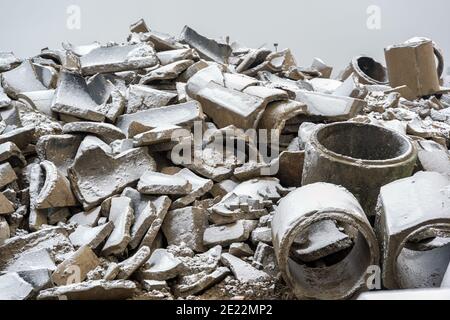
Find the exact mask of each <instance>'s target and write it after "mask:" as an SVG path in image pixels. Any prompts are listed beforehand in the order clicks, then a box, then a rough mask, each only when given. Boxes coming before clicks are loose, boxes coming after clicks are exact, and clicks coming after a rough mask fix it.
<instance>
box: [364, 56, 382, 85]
mask: <svg viewBox="0 0 450 320" xmlns="http://www.w3.org/2000/svg"><path fill="white" fill-rule="evenodd" d="M356 64H357V66H358V68H359V70H361V72H362V73H363V74H364V75H366V76H367V77H369V78H371V79H373V80H376V81H378V82H383V83H384V82H388V81H389V79H388V74H387V71H386V68H385V67H384V66H383V65H382V64H381V63H379V62H377V61H375V60H374V59H372V58H370V57H359V58H358V59H357V60H356Z"/></svg>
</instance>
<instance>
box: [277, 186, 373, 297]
mask: <svg viewBox="0 0 450 320" xmlns="http://www.w3.org/2000/svg"><path fill="white" fill-rule="evenodd" d="M314 185H321V186H325V187H326V188H327V189H328V190H330V191H332V192H334V193H336V194H337V195H340V196H341V198H345V200H346V201H345V204H341V207H339V208H337V207H334V206H333V205H331V203H330V205H327V202H328V200H327V199H324V200H323V202H322V203H318V204H317V207H318V208H317V209H306V210H303V209H304V208H302V204H301V202H298V201H293V200H292V199H291V198H292V197H294V195H295V196H296V200H298V199H299V198H300V196H302V195H303V196H305V195H306V196H307V195H308V193H309V192H311V190H314V188H315V187H314ZM305 188H309V189H305ZM302 190H303V191H304V192H302ZM289 195H290V197H291V198H287V197H289ZM289 195H288V196H287V197H286V198H283V199H282V200H281V201H289V202H287V204H286V205H284V206H281V202H280V203H279V206H278V209H277V211H276V213H275V216H274V219H273V220H272V234H273V239H274V241H273V245H274V249H275V254H276V258H277V262H278V265H279V267H280V271H281V275H282V276H283V279H284V280H285V281H286V283H287V284H288V285H289V287H291V288H292V289H293V291H294V293H295V295H296V296H297V298H299V299H322V300H330V299H336V300H339V299H348V298H351V297H352V296H353V295H354V294H355V293H356V292H358V291H360V290H364V286H365V285H366V281H367V277H368V276H369V274H367V268H369V267H370V266H373V265H376V266H379V263H380V248H379V244H378V241H377V238H376V235H375V233H374V231H373V229H372V227H371V225H370V223H369V221H368V220H367V218H366V215H365V213H364V210H363V209H362V208H361V206H360V205H359V202H358V200H357V199H356V198H355V197H354V196H353V194H352V193H350V192H349V191H348V190H347V189H345V188H343V187H341V186H337V185H334V184H330V183H321V182H319V183H316V184H312V185H308V186H305V187H302V188H298V189H296V190H295V191H292V192H291V193H290V194H289ZM293 202H295V203H293ZM320 206H322V208H319V207H320ZM344 207H347V208H344ZM294 208H295V209H294ZM292 209H294V210H295V211H294V212H295V213H294V212H292ZM286 211H288V212H289V214H287V213H288V212H286ZM286 214H287V215H286ZM293 215H295V216H296V217H295V218H292V216H293ZM324 220H335V221H338V222H341V223H343V224H346V225H347V226H351V227H354V228H355V229H356V230H357V231H358V237H360V236H362V240H363V241H365V244H366V245H367V248H368V250H367V251H365V252H362V254H363V255H364V254H365V255H368V261H366V262H365V264H366V265H365V266H364V269H365V270H364V271H365V272H362V274H360V275H358V279H357V280H356V281H354V282H353V283H347V284H346V287H345V288H344V289H342V290H341V291H342V292H341V293H340V294H337V293H335V292H334V293H330V292H329V291H328V290H315V292H312V290H308V289H307V288H304V287H302V286H301V284H299V283H298V282H297V281H296V280H295V278H294V276H293V275H292V274H291V271H290V265H289V260H290V249H291V247H292V245H293V243H294V241H295V239H296V238H297V237H298V236H299V235H300V234H301V233H302V232H306V231H307V230H308V228H310V227H311V226H312V225H313V224H315V223H318V222H320V221H324ZM357 249H361V248H357V247H356V243H355V245H354V247H353V248H352V251H353V250H357ZM351 254H352V252H349V253H348V254H347V255H346V257H345V258H344V259H343V260H342V261H340V262H338V263H336V264H334V265H332V266H328V267H327V268H330V267H333V266H338V265H339V264H341V263H343V261H345V260H346V259H347V258H349V257H350V255H351ZM361 263H362V262H361ZM325 269H326V268H325ZM336 276H337V277H339V276H340V275H336ZM318 292H320V293H318Z"/></svg>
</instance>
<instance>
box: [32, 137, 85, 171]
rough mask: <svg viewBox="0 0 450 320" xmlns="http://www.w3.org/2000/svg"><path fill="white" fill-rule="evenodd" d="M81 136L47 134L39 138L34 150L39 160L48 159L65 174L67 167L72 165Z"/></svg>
mask: <svg viewBox="0 0 450 320" xmlns="http://www.w3.org/2000/svg"><path fill="white" fill-rule="evenodd" d="M82 139H83V138H82V137H81V136H78V135H69V134H64V135H47V136H43V137H41V138H39V140H38V142H37V144H36V152H37V154H38V156H39V158H40V159H41V161H44V160H48V161H50V162H52V163H54V164H55V166H56V167H57V168H58V170H59V171H60V172H61V173H62V174H64V175H65V176H67V169H68V168H69V167H70V166H71V165H72V163H73V160H74V159H75V155H76V154H77V151H78V148H79V146H80V144H81V141H82Z"/></svg>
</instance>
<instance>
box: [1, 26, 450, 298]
mask: <svg viewBox="0 0 450 320" xmlns="http://www.w3.org/2000/svg"><path fill="white" fill-rule="evenodd" d="M385 54H386V61H387V66H386V67H385V66H383V65H382V64H381V63H380V62H377V61H375V60H374V59H372V58H371V57H366V56H356V57H354V58H352V59H351V60H350V63H349V64H348V67H346V68H345V70H343V71H342V72H341V73H340V74H339V75H337V76H335V77H334V78H332V75H333V67H332V66H329V65H327V63H326V62H324V61H323V60H321V59H319V58H315V59H314V61H313V62H312V64H311V65H310V66H307V67H305V66H300V65H298V64H297V61H296V59H295V58H294V55H293V53H292V52H291V51H290V50H289V49H285V50H278V46H277V45H276V46H275V49H274V50H272V49H270V48H267V47H260V48H258V49H253V48H248V47H246V46H244V45H242V44H240V43H237V42H230V39H229V37H226V40H223V39H210V38H208V37H206V36H204V35H202V34H200V33H198V32H197V31H195V30H193V29H192V28H190V27H188V26H186V27H185V28H184V29H183V31H182V33H181V35H180V37H179V38H175V37H172V36H170V35H166V34H163V33H160V32H156V31H154V30H152V29H150V28H149V27H148V26H147V25H146V23H145V22H144V21H143V20H139V21H138V22H136V23H134V24H133V25H132V26H131V27H130V35H129V37H128V38H127V40H126V41H125V42H124V43H121V44H118V43H112V42H110V43H107V44H104V45H102V44H99V43H93V44H90V45H83V46H75V45H72V44H69V43H65V44H63V47H62V48H61V49H48V48H47V49H43V50H42V52H41V53H39V54H38V55H36V56H34V57H31V58H28V59H19V58H17V57H16V56H15V55H14V54H13V53H11V52H4V53H3V52H2V53H0V299H8V300H13V299H14V300H16V299H17V300H18V299H20V300H24V299H38V300H46V299H60V300H65V299H184V298H186V299H211V298H213V299H214V298H221V299H231V298H233V299H261V298H266V299H293V298H298V299H303V298H306V299H347V298H357V297H358V295H359V294H360V293H361V292H364V291H369V290H371V289H374V288H377V289H385V290H393V291H381V292H379V293H377V294H373V293H370V292H365V293H363V294H362V295H361V296H360V299H382V298H386V299H389V298H393V299H395V298H399V297H405V298H411V297H413V296H414V295H416V294H417V297H419V296H420V297H423V298H428V297H434V298H450V297H449V289H448V288H449V287H450V281H449V280H450V266H449V261H450V153H449V146H450V94H449V92H450V89H449V88H447V87H446V86H449V85H450V83H449V81H448V78H447V80H445V79H443V78H442V77H443V74H442V73H443V72H442V71H443V70H444V66H443V63H444V61H443V56H442V53H441V52H440V50H439V48H437V45H436V44H435V43H434V42H432V41H431V40H429V39H426V38H414V39H410V40H408V41H406V42H404V43H402V44H398V45H394V46H391V47H388V48H386V49H385ZM435 56H436V58H437V59H435ZM436 62H437V63H436ZM255 132H256V133H257V134H256V135H255V134H254V133H255ZM261 132H265V133H266V138H265V139H263V138H262V137H261ZM258 133H259V135H258ZM224 146H226V148H224ZM370 270H372V271H370ZM377 270H378V271H379V272H378V273H377V272H376V271H377ZM373 272H375V274H376V275H378V276H379V279H378V278H376V276H375V278H374V277H372V278H370V277H369V276H371V275H373ZM369 278H370V279H372V280H373V279H375V280H374V281H372V280H371V281H372V282H373V283H372V282H370V281H369V280H368V279H369ZM369 282H370V284H373V285H369ZM439 287H442V289H440V288H439Z"/></svg>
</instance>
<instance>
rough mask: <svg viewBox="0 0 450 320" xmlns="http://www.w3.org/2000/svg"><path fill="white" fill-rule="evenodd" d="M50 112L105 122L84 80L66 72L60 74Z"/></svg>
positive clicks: (75, 74) (77, 75)
mask: <svg viewBox="0 0 450 320" xmlns="http://www.w3.org/2000/svg"><path fill="white" fill-rule="evenodd" d="M51 110H52V111H55V112H59V113H62V114H67V115H71V116H75V117H77V118H81V119H86V120H90V121H98V122H101V121H104V120H105V115H104V114H102V113H101V110H100V106H99V105H98V104H97V102H96V101H95V100H94V98H93V97H92V96H91V93H90V90H89V87H88V85H87V83H86V80H85V79H84V78H83V77H82V76H81V75H80V74H78V73H75V72H70V71H67V70H63V71H61V73H60V76H59V81H58V86H57V89H56V92H55V97H54V99H53V103H52V107H51Z"/></svg>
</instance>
